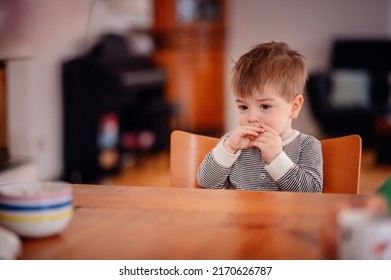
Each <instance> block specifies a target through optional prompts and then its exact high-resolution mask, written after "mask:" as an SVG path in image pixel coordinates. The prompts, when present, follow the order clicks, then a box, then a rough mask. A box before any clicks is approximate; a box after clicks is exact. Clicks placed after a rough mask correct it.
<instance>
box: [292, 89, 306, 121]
mask: <svg viewBox="0 0 391 280" xmlns="http://www.w3.org/2000/svg"><path fill="white" fill-rule="evenodd" d="M303 103H304V97H303V95H302V94H299V95H297V96H295V98H294V99H293V101H292V105H291V114H290V117H291V118H292V119H296V118H297V117H298V116H299V113H300V110H301V107H302V106H303Z"/></svg>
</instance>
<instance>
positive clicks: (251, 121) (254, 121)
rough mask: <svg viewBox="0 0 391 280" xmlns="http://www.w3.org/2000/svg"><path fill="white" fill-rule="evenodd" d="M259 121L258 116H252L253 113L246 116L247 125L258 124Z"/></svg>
mask: <svg viewBox="0 0 391 280" xmlns="http://www.w3.org/2000/svg"><path fill="white" fill-rule="evenodd" d="M260 121H261V119H260V117H259V116H258V114H254V113H251V114H250V115H249V116H248V122H249V123H256V122H260Z"/></svg>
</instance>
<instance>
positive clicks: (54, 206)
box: [0, 200, 72, 211]
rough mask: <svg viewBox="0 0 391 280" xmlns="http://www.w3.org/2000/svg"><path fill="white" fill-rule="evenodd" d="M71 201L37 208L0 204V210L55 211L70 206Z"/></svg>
mask: <svg viewBox="0 0 391 280" xmlns="http://www.w3.org/2000/svg"><path fill="white" fill-rule="evenodd" d="M71 204H72V201H71V200H68V201H65V202H62V203H58V204H51V205H38V206H17V205H9V204H5V203H0V210H13V211H39V210H46V209H57V208H61V207H64V206H68V205H71Z"/></svg>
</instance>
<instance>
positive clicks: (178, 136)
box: [170, 130, 219, 188]
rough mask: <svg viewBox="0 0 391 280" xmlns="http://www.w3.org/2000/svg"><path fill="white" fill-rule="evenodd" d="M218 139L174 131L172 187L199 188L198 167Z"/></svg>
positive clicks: (171, 157)
mask: <svg viewBox="0 0 391 280" xmlns="http://www.w3.org/2000/svg"><path fill="white" fill-rule="evenodd" d="M218 140H219V139H218V138H214V137H209V136H203V135H199V134H194V133H190V132H186V131H181V130H174V131H173V132H172V133H171V140H170V177H171V187H182V188H199V185H198V184H197V171H198V167H199V165H200V164H201V162H202V160H203V159H204V157H205V155H206V154H207V153H208V152H209V151H210V150H212V149H213V147H214V146H216V144H217V142H218Z"/></svg>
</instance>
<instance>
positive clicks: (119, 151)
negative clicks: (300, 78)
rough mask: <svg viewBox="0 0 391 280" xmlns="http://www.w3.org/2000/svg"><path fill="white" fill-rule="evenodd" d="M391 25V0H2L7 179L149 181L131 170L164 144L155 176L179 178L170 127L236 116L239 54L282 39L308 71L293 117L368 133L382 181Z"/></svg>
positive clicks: (340, 131) (327, 128) (0, 59)
mask: <svg viewBox="0 0 391 280" xmlns="http://www.w3.org/2000/svg"><path fill="white" fill-rule="evenodd" d="M390 36H391V0H377V1H370V0H328V1H321V0H315V1H314V0H292V1H282V0H241V1H238V0H67V1H62V0H0V103H1V104H0V106H1V107H0V122H1V123H0V128H1V131H0V141H1V142H0V146H1V153H2V154H1V159H2V164H1V170H2V171H1V173H0V174H3V175H2V176H3V177H2V179H1V181H3V182H4V181H10V180H19V181H20V180H25V181H29V180H64V181H70V182H74V183H118V184H123V185H127V184H129V185H131V184H142V182H141V183H140V182H139V181H132V176H133V175H134V173H127V175H126V174H124V172H125V171H126V170H127V169H128V168H130V167H132V166H133V167H137V168H139V169H137V171H136V174H139V173H140V172H142V170H144V169H145V168H148V166H150V165H148V163H147V162H148V159H150V158H154V159H155V160H156V155H158V159H157V162H158V163H157V165H153V166H152V167H151V169H152V171H151V173H150V174H149V173H148V174H147V177H151V176H152V177H155V179H156V178H157V179H156V180H159V181H156V184H160V185H166V184H169V183H168V180H169V179H168V177H167V176H168V175H167V174H168V168H169V162H168V156H167V155H168V151H169V134H170V132H171V131H172V130H173V129H184V130H187V131H192V132H197V133H202V134H207V135H212V136H220V135H221V134H222V133H224V132H225V131H227V130H230V129H232V128H234V127H235V126H236V123H237V121H236V113H235V106H234V99H233V97H232V91H231V88H230V74H231V69H232V67H233V65H234V61H236V60H237V59H238V58H239V57H240V55H242V54H243V53H244V52H246V51H248V50H249V49H250V48H251V47H252V46H254V45H256V44H258V43H261V42H266V41H271V40H274V41H285V42H287V43H288V44H289V45H290V46H291V47H292V48H294V49H297V50H298V51H300V52H301V53H302V54H303V55H304V56H305V57H306V63H307V66H308V69H309V73H310V78H309V84H308V92H307V93H306V97H305V100H306V102H305V104H304V107H303V110H302V112H301V115H300V117H299V118H298V119H297V120H296V121H295V123H294V127H295V128H296V129H298V130H300V131H302V132H304V133H308V134H312V135H314V136H315V137H318V138H319V139H323V138H327V137H332V136H338V135H344V134H350V133H358V134H360V135H362V137H363V140H364V147H365V149H366V150H368V151H370V152H371V153H370V154H369V155H367V154H365V155H364V159H366V158H367V157H368V158H369V161H370V163H371V165H370V166H369V165H368V166H369V167H368V168H367V169H365V170H364V169H363V175H365V172H367V171H368V169H370V171H371V172H372V173H371V174H374V175H373V176H370V177H365V178H363V181H364V183H366V184H367V185H372V186H376V187H377V186H378V184H379V183H380V182H381V181H382V180H383V179H384V178H385V177H386V176H388V175H389V174H390V170H391V168H390V167H389V166H390V165H389V164H390V162H391V153H390V149H391V148H390V147H388V146H389V144H388V143H390V142H389V141H390V140H391V137H390V135H391V124H390V123H391V121H390V118H389V111H390V110H391V102H390V100H391V99H390V94H389V70H391V69H389V68H391V59H390V58H389V56H390V55H391V47H390V46H391V44H390V41H389V40H390ZM161 154H163V156H161ZM140 158H142V160H139V159H140ZM137 162H142V163H140V164H137ZM372 163H373V164H376V165H372ZM366 164H368V163H367V162H363V165H364V167H365V166H366ZM156 166H158V168H160V167H161V169H162V170H163V171H157V169H156V168H157V167H156ZM11 167H17V168H19V169H20V170H21V172H20V173H12V174H8V173H7V174H5V172H6V171H7V170H9V169H10V168H11ZM159 170H160V169H159ZM378 171H379V172H380V171H381V173H378ZM159 172H162V173H161V174H162V175H161V177H159V176H157V175H156V174H158V173H159ZM129 174H130V175H129ZM159 174H160V173H159ZM134 176H137V175H134ZM118 178H120V179H118ZM141 180H144V182H146V179H145V178H144V179H141ZM370 191H372V189H371V190H367V189H366V190H365V191H364V192H370Z"/></svg>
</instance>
